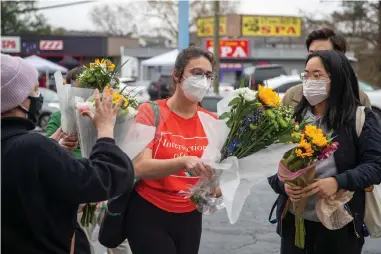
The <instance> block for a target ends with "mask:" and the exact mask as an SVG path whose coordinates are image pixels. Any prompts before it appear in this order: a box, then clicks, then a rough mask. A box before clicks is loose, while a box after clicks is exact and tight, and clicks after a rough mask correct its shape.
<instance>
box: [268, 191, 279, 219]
mask: <svg viewBox="0 0 381 254" xmlns="http://www.w3.org/2000/svg"><path fill="white" fill-rule="evenodd" d="M278 200H279V197H278V198H277V199H276V200H275V202H274V204H273V207H271V211H270V214H269V222H270V223H271V224H276V223H277V222H278V219H277V218H275V219H273V220H272V219H271V218H272V217H273V213H274V210H275V208H276V207H277V206H278Z"/></svg>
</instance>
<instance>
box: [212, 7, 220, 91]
mask: <svg viewBox="0 0 381 254" xmlns="http://www.w3.org/2000/svg"><path fill="white" fill-rule="evenodd" d="M213 27H214V28H213V33H214V34H213V43H214V44H213V45H214V60H215V66H214V71H215V72H216V74H217V78H216V80H215V81H214V93H215V94H217V95H219V89H218V87H219V84H220V1H219V0H216V1H214V26H213Z"/></svg>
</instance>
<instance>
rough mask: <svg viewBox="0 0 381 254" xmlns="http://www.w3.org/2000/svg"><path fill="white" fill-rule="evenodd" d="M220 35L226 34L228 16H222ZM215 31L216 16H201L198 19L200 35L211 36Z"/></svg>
mask: <svg viewBox="0 0 381 254" xmlns="http://www.w3.org/2000/svg"><path fill="white" fill-rule="evenodd" d="M219 30H220V35H221V36H225V35H226V17H225V16H221V17H220V28H219ZM213 33H214V18H199V19H198V20H197V35H198V36H199V37H211V36H213Z"/></svg>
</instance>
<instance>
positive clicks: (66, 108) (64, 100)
mask: <svg viewBox="0 0 381 254" xmlns="http://www.w3.org/2000/svg"><path fill="white" fill-rule="evenodd" d="M54 79H55V81H56V87H57V94H58V101H59V103H60V110H61V128H62V131H63V132H64V133H67V134H75V133H76V123H75V110H74V105H73V102H72V101H71V96H70V89H71V85H69V84H66V85H64V83H63V77H62V74H61V72H59V71H57V72H56V73H54Z"/></svg>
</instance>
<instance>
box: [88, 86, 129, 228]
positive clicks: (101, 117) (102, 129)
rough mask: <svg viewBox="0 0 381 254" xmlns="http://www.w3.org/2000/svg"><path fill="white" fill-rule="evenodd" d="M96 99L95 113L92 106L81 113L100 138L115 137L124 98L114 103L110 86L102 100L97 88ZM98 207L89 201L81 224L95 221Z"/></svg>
mask: <svg viewBox="0 0 381 254" xmlns="http://www.w3.org/2000/svg"><path fill="white" fill-rule="evenodd" d="M94 100H95V114H94V113H93V112H91V110H90V108H84V109H83V110H82V111H81V114H82V115H86V116H88V117H90V118H91V120H92V121H93V122H94V125H95V127H96V129H97V131H98V139H100V138H114V126H115V122H116V117H117V115H118V112H119V109H120V107H121V105H122V103H123V100H122V99H120V100H119V101H118V102H117V103H116V104H115V103H113V99H112V93H111V92H109V91H108V88H105V90H104V92H103V96H102V100H101V98H100V94H99V90H98V89H96V90H95V92H94ZM96 209H97V203H88V204H86V205H85V206H84V207H83V209H82V212H83V215H82V218H81V224H82V225H83V226H85V227H87V226H88V225H89V223H92V224H94V223H95V222H94V212H95V210H96Z"/></svg>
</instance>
